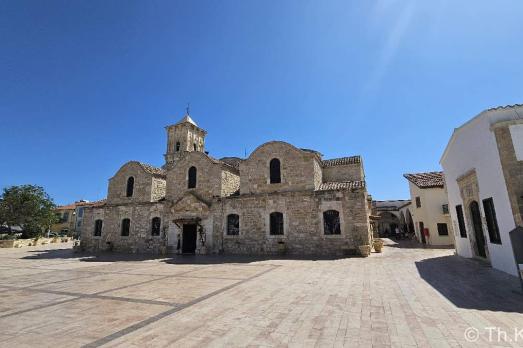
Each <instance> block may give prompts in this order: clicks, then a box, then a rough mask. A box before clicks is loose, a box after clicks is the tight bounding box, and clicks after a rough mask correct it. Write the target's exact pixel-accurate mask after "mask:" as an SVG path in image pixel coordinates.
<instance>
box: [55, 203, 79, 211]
mask: <svg viewBox="0 0 523 348" xmlns="http://www.w3.org/2000/svg"><path fill="white" fill-rule="evenodd" d="M74 208H76V203H71V204H66V205H60V206H58V207H56V210H73V209H74Z"/></svg>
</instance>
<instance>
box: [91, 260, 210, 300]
mask: <svg viewBox="0 0 523 348" xmlns="http://www.w3.org/2000/svg"><path fill="white" fill-rule="evenodd" d="M209 267H210V266H209ZM205 268H208V267H205ZM189 272H192V271H187V272H183V273H180V274H185V273H189ZM172 277H173V275H166V276H161V277H159V278H156V279H149V280H146V281H143V282H140V283H136V284H131V285H125V286H121V287H119V288H114V289H110V290H104V291H100V292H97V293H96V295H100V294H105V293H108V292H112V291H118V290H122V289H126V288H130V287H133V286H137V285H143V284H148V283H151V282H154V281H157V280H162V279H167V278H172Z"/></svg>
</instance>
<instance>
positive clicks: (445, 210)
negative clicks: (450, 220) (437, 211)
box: [441, 204, 449, 215]
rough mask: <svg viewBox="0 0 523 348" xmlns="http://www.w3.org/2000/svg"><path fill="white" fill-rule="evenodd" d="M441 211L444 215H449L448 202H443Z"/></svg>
mask: <svg viewBox="0 0 523 348" xmlns="http://www.w3.org/2000/svg"><path fill="white" fill-rule="evenodd" d="M441 211H442V212H443V215H449V205H448V204H443V205H442V206H441Z"/></svg>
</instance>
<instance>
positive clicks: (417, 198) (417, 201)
mask: <svg viewBox="0 0 523 348" xmlns="http://www.w3.org/2000/svg"><path fill="white" fill-rule="evenodd" d="M416 208H421V198H419V197H416Z"/></svg>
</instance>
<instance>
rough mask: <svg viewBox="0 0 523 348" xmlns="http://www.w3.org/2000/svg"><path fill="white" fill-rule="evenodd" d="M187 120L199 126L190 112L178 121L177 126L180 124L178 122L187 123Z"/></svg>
mask: <svg viewBox="0 0 523 348" xmlns="http://www.w3.org/2000/svg"><path fill="white" fill-rule="evenodd" d="M186 122H189V123H190V124H192V125H195V126H196V127H198V125H197V124H196V122H194V120H193V119H192V118H191V116H189V115H188V114H185V115H184V116H183V117H182V119H181V120H180V121H178V122H176V123H175V126H176V125H178V124H182V123H186Z"/></svg>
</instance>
